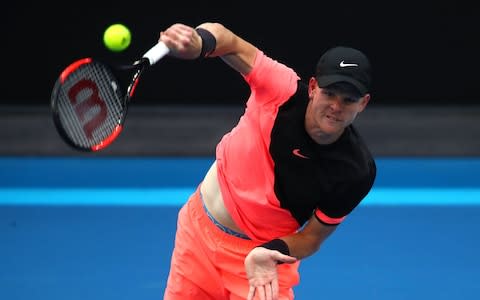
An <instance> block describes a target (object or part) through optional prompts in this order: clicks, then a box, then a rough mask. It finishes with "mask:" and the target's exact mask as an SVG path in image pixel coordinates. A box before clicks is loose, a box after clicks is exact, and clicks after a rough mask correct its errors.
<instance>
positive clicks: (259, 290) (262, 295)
mask: <svg viewBox="0 0 480 300" xmlns="http://www.w3.org/2000/svg"><path fill="white" fill-rule="evenodd" d="M257 295H258V297H259V298H260V300H267V299H266V298H265V286H264V285H261V286H257Z"/></svg>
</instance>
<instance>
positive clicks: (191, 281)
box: [164, 188, 299, 300]
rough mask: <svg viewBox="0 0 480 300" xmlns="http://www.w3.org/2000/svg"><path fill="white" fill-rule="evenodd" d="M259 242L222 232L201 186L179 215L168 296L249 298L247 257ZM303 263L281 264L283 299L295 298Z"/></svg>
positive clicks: (179, 297)
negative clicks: (299, 272) (204, 199)
mask: <svg viewBox="0 0 480 300" xmlns="http://www.w3.org/2000/svg"><path fill="white" fill-rule="evenodd" d="M258 244H259V243H258V242H255V241H252V240H247V239H243V238H239V237H236V236H233V235H231V234H228V233H226V232H224V231H222V230H221V229H220V228H219V227H217V226H216V225H215V224H214V223H213V222H212V220H211V219H210V218H209V216H208V215H207V213H206V211H205V208H204V206H203V201H202V199H201V195H200V188H197V190H196V192H195V193H194V194H192V195H191V196H190V198H189V199H188V202H187V203H186V204H185V205H184V206H183V207H182V208H181V209H180V212H179V214H178V222H177V232H176V236H175V248H174V250H173V254H172V259H171V265H170V273H169V276H168V281H167V287H166V290H165V295H164V299H165V300H173V299H181V300H188V299H195V300H199V299H202V300H204V299H215V300H220V299H225V300H227V299H229V300H231V299H242V300H244V299H246V298H247V295H248V289H249V286H248V280H247V277H246V274H245V267H244V259H245V257H246V255H247V254H248V252H249V251H250V250H251V249H252V248H254V247H256V246H257V245H258ZM298 267H299V262H297V263H294V264H282V265H279V266H278V273H279V285H280V299H282V300H286V299H293V298H294V293H293V286H295V285H297V284H298V282H299V274H298Z"/></svg>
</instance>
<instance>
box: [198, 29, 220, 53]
mask: <svg viewBox="0 0 480 300" xmlns="http://www.w3.org/2000/svg"><path fill="white" fill-rule="evenodd" d="M195 30H196V31H197V33H198V35H199V36H200V37H201V38H202V51H201V52H200V55H199V56H198V58H199V59H203V58H206V57H208V56H209V55H210V54H212V52H213V51H215V48H216V47H217V39H216V38H215V36H213V34H212V33H211V32H210V31H208V30H206V29H203V28H196V29H195Z"/></svg>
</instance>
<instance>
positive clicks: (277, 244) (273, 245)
mask: <svg viewBox="0 0 480 300" xmlns="http://www.w3.org/2000/svg"><path fill="white" fill-rule="evenodd" d="M259 247H263V248H267V249H270V250H277V251H280V253H282V254H285V255H290V249H289V248H288V245H287V243H286V242H285V241H284V240H281V239H274V240H271V241H268V242H266V243H264V244H261V245H260V246H259Z"/></svg>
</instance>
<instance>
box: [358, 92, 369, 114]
mask: <svg viewBox="0 0 480 300" xmlns="http://www.w3.org/2000/svg"><path fill="white" fill-rule="evenodd" d="M371 97H372V96H371V95H370V94H365V96H363V97H362V98H361V99H360V101H359V103H358V104H359V106H360V108H359V110H358V112H361V111H363V110H364V109H365V107H367V105H368V102H370V98H371Z"/></svg>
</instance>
